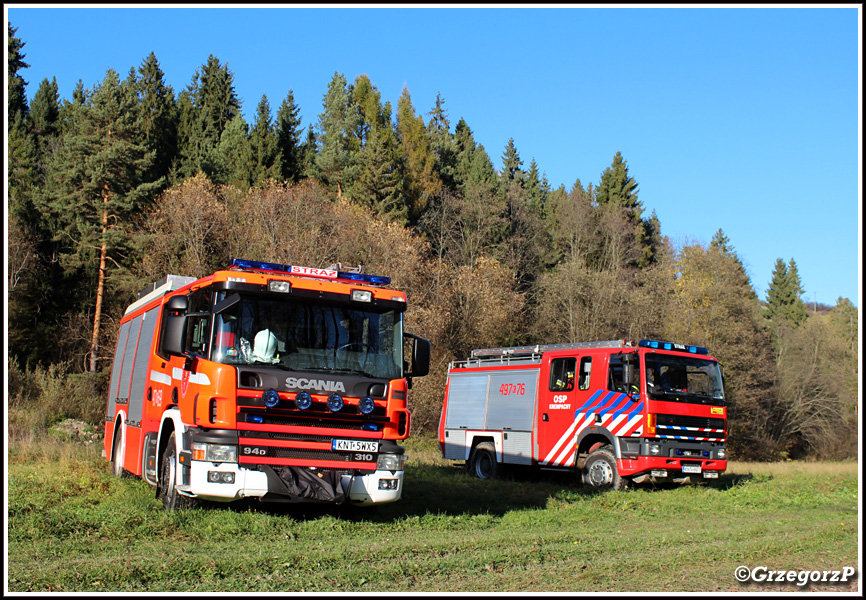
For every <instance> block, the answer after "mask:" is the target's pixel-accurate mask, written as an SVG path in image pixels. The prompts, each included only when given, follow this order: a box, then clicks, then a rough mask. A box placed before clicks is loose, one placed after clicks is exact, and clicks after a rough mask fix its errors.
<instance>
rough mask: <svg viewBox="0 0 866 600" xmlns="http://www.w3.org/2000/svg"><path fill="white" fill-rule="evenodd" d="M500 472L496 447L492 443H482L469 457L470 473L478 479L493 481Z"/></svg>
mask: <svg viewBox="0 0 866 600" xmlns="http://www.w3.org/2000/svg"><path fill="white" fill-rule="evenodd" d="M498 472H499V465H498V464H497V463H496V447H495V446H494V445H493V443H492V442H481V443H480V444H478V445H477V446H475V448H474V449H473V450H472V454H471V455H470V456H469V473H470V474H471V475H473V476H475V477H477V478H478V479H493V478H494V477H496V475H497V473H498Z"/></svg>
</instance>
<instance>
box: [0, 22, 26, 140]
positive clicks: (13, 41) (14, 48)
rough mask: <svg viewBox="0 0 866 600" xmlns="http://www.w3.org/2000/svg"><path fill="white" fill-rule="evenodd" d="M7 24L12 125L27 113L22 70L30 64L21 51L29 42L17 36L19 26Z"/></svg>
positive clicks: (9, 96) (7, 100)
mask: <svg viewBox="0 0 866 600" xmlns="http://www.w3.org/2000/svg"><path fill="white" fill-rule="evenodd" d="M7 25H8V27H9V34H8V36H7V38H6V48H7V54H6V56H7V61H8V62H7V67H6V73H7V76H8V81H7V85H6V106H7V108H8V111H9V112H8V115H9V124H10V125H12V124H14V123H16V119H17V118H19V117H22V118H23V117H25V116H26V115H27V96H26V95H25V88H26V87H27V82H26V81H24V78H23V77H21V74H20V71H21V70H22V69H26V68H28V67H29V66H30V65H28V64H27V63H26V62H24V58H25V57H26V54H24V53H23V52H21V49H22V48H24V46H25V45H26V44H27V42H22V41H21V39H20V38H17V37H15V34H16V33H17V32H18V28H17V27H12V23H7ZM22 122H23V121H22Z"/></svg>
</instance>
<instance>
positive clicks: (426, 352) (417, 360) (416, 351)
mask: <svg viewBox="0 0 866 600" xmlns="http://www.w3.org/2000/svg"><path fill="white" fill-rule="evenodd" d="M405 337H407V338H409V339H411V340H412V371H411V372H409V373H406V374H405V376H406V377H424V375H426V374H427V373H429V372H430V341H429V340H425V339H424V338H422V337H418V336H417V335H412V334H411V333H407V334H405Z"/></svg>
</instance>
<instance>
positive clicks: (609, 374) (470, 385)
mask: <svg viewBox="0 0 866 600" xmlns="http://www.w3.org/2000/svg"><path fill="white" fill-rule="evenodd" d="M726 411H727V408H726V405H725V395H724V387H723V380H722V373H721V370H720V368H719V363H718V361H717V360H716V359H715V358H713V357H712V356H710V355H709V353H708V351H707V349H706V348H702V347H699V346H687V345H683V344H675V343H670V342H660V341H653V340H641V341H640V342H639V343H637V344H635V343H634V342H629V341H625V340H614V341H603V342H583V343H573V344H551V345H538V346H520V347H511V348H487V349H479V350H473V351H472V353H471V356H470V357H469V358H468V359H466V360H460V361H455V362H452V363H451V364H450V365H449V367H448V379H447V382H446V389H445V401H444V405H443V408H442V416H441V419H440V422H439V444H440V448H441V451H442V455H443V457H444V458H446V459H450V460H455V461H465V462H466V466H467V468H468V470H469V471H470V473H472V474H473V475H475V476H477V477H480V478H484V479H486V478H490V477H494V476H496V475H497V473H499V472H501V471H502V470H503V469H504V468H506V467H508V466H510V465H525V466H529V467H536V468H543V469H548V468H549V469H573V470H576V472H577V474H578V475H579V476H580V477H581V479H582V482H583V483H584V484H585V485H589V486H593V487H610V488H614V489H624V488H626V487H628V485H629V484H630V483H643V482H647V481H675V482H680V483H682V482H688V481H691V480H692V478H697V479H703V478H706V479H710V478H718V476H719V473H721V472H723V471H724V470H725V469H726V467H727V452H726V447H725V442H726V439H727V436H726V432H727V413H726Z"/></svg>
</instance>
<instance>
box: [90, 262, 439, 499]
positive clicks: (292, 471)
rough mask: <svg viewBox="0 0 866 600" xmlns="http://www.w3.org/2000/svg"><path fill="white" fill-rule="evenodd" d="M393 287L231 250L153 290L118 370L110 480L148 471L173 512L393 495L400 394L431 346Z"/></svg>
mask: <svg viewBox="0 0 866 600" xmlns="http://www.w3.org/2000/svg"><path fill="white" fill-rule="evenodd" d="M389 284H390V278H388V277H379V276H375V275H367V274H364V273H362V272H361V270H360V268H358V269H342V267H340V266H339V265H334V266H332V267H331V268H329V269H316V268H310V267H298V266H292V265H281V264H274V263H265V262H258V261H250V260H240V259H234V260H233V261H232V263H231V265H230V266H229V267H228V268H226V269H224V270H221V271H217V272H216V273H214V274H212V275H209V276H207V277H203V278H201V279H193V278H189V277H178V276H174V275H169V276H167V277H166V278H165V280H163V281H160V282H157V283H155V284H153V285H152V286H150V287H149V288H148V289H146V290H144V291H143V292H142V293H141V294H140V295H139V299H138V300H137V301H136V302H134V303H133V304H132V305H131V306H129V308H128V309H127V310H126V313H125V315H124V316H123V318H122V320H121V324H120V333H119V337H118V340H117V348H116V352H115V354H114V363H113V365H112V370H111V379H110V390H109V394H108V405H107V408H106V417H105V448H104V450H103V455H104V456H105V457H106V458H107V459H108V460H110V461H111V463H112V465H113V470H114V473H115V474H116V475H122V474H124V473H132V474H134V475H136V476H139V477H142V478H143V479H144V480H145V481H146V482H147V483H148V484H150V485H151V486H153V487H154V488H156V494H157V497H158V498H161V499H162V502H163V504H164V505H165V506H166V507H167V508H169V509H173V508H175V507H184V506H191V505H193V504H195V502H196V501H197V500H198V499H205V500H215V501H232V500H237V499H241V498H258V499H260V500H265V501H287V502H331V503H336V504H341V503H343V502H349V503H355V504H362V505H363V504H372V503H382V502H392V501H395V500H398V499H399V498H400V496H401V493H402V482H403V447H402V446H400V445H398V444H397V441H399V440H403V439H405V438H406V437H408V435H409V425H410V415H409V410H408V407H407V402H406V394H407V390H408V388H409V387H410V386H411V378H412V377H420V376H423V375H425V374H426V373H427V371H428V367H429V360H430V344H429V342H427V340H425V339H423V338H420V337H417V336H413V335H411V334H408V333H404V332H403V313H404V312H405V310H406V294H405V293H403V292H399V291H395V290H391V289H387V288H386V287H384V286H387V285H389ZM404 346H405V347H406V348H407V349H409V352H408V353H407V356H406V359H409V358H410V356H409V355H410V354H411V362H412V365H411V366H412V371H411V372H409V371H408V367H409V364H408V362H404ZM410 346H411V348H410Z"/></svg>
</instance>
